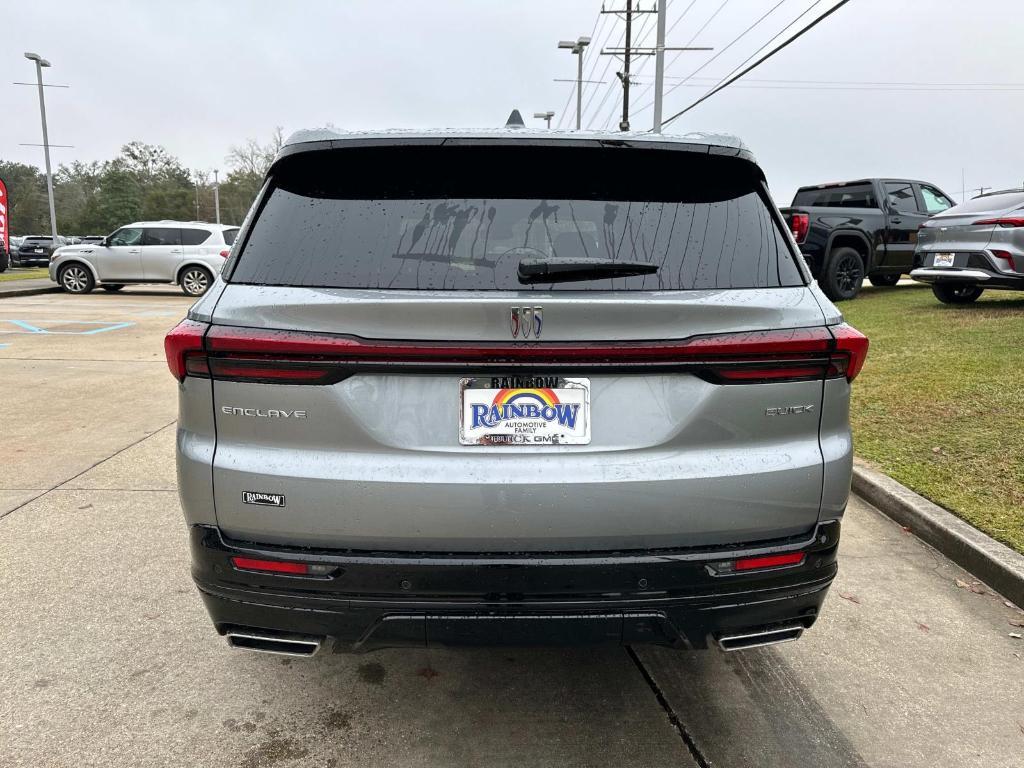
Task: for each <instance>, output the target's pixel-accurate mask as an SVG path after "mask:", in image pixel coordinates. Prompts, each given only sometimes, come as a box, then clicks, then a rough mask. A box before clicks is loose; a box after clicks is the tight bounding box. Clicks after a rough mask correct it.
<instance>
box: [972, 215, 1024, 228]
mask: <svg viewBox="0 0 1024 768" xmlns="http://www.w3.org/2000/svg"><path fill="white" fill-rule="evenodd" d="M971 225H972V226H975V227H985V226H988V227H1024V217H1021V216H999V217H996V218H994V219H978V220H977V221H972V222H971Z"/></svg>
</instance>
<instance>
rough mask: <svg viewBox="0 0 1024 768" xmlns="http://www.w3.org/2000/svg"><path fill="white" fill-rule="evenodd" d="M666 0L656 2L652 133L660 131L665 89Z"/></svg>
mask: <svg viewBox="0 0 1024 768" xmlns="http://www.w3.org/2000/svg"><path fill="white" fill-rule="evenodd" d="M666 11H668V0H660V1H659V2H658V33H657V40H655V41H654V126H653V127H652V128H651V130H652V131H653V132H654V133H661V97H662V95H663V92H664V90H665V16H666V15H667V13H666Z"/></svg>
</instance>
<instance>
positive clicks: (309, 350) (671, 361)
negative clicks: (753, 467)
mask: <svg viewBox="0 0 1024 768" xmlns="http://www.w3.org/2000/svg"><path fill="white" fill-rule="evenodd" d="M207 328H208V331H207ZM204 333H205V335H204ZM204 346H205V351H204ZM165 347H166V350H167V364H168V366H169V367H170V369H171V373H173V374H174V375H175V376H176V377H177V378H178V379H179V380H180V379H183V378H184V376H186V375H190V376H212V377H213V378H214V379H217V380H228V381H252V382H266V383H278V384H329V383H333V382H336V381H339V380H340V379H342V378H344V377H346V376H348V375H351V374H353V373H355V372H356V370H357V369H371V370H379V369H385V368H386V369H388V370H391V369H394V368H403V369H408V370H415V371H418V372H422V371H426V370H449V369H452V368H455V369H457V370H464V369H465V368H466V367H467V366H471V367H475V368H493V367H502V368H504V367H508V366H510V365H529V366H532V367H542V366H557V367H558V368H559V369H571V368H574V367H575V368H580V367H583V368H586V369H599V370H620V369H634V368H635V369H641V370H665V369H669V370H681V371H690V372H693V373H695V374H697V375H699V376H701V377H703V378H705V379H707V380H709V381H713V382H716V383H735V384H745V383H756V382H765V381H803V380H812V379H823V378H840V377H846V378H847V379H848V380H851V381H852V380H853V378H854V377H855V376H856V375H857V373H858V372H859V371H860V368H861V366H862V365H863V362H864V356H865V355H866V353H867V339H866V338H865V337H864V336H863V334H861V333H859V332H858V331H856V330H854V329H853V328H851V327H850V326H848V325H841V326H836V327H833V328H832V329H829V328H824V327H818V328H794V329H788V330H777V331H750V332H744V333H728V334H716V335H709V336H695V337H693V338H690V339H683V340H678V341H675V340H673V341H627V342H593V343H574V342H552V343H526V344H523V343H498V342H491V343H482V344H465V343H459V342H442V341H376V340H371V339H361V338H358V337H355V336H340V335H329V334H320V333H308V332H298V331H275V330H264V329H259V328H238V327H235V326H210V327H208V326H206V325H204V324H202V323H194V322H192V321H184V322H183V323H181V324H179V325H178V326H177V327H176V328H175V329H174V330H172V331H171V332H170V333H169V334H168V335H167V339H166V341H165Z"/></svg>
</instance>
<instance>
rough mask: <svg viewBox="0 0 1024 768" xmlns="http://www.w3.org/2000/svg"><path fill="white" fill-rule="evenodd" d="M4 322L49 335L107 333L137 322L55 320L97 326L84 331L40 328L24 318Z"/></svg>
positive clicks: (57, 322)
mask: <svg viewBox="0 0 1024 768" xmlns="http://www.w3.org/2000/svg"><path fill="white" fill-rule="evenodd" d="M3 322H7V323H11V324H12V325H15V326H17V327H18V328H21V329H22V330H23V331H25V332H26V333H45V334H48V335H51V336H92V335H93V334H97V333H106V332H107V331H117V330H120V329H121V328H130V327H131V326H133V325H135V323H132V322H121V323H111V322H109V321H106V320H58V321H55V322H54V324H55V325H58V326H60V325H89V326H93V325H94V326H96V327H95V328H90V329H89V330H87V331H82V330H78V331H58V330H50V329H49V328H40V327H39V326H37V325H32V323H27V322H25V321H24V320H5V321H3Z"/></svg>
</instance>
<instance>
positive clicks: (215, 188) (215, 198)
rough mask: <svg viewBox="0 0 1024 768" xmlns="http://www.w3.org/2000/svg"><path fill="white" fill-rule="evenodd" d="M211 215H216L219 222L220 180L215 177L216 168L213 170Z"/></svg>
mask: <svg viewBox="0 0 1024 768" xmlns="http://www.w3.org/2000/svg"><path fill="white" fill-rule="evenodd" d="M213 215H214V216H216V217H217V223H218V224H220V180H219V179H218V177H217V170H216V169H214V171H213Z"/></svg>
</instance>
